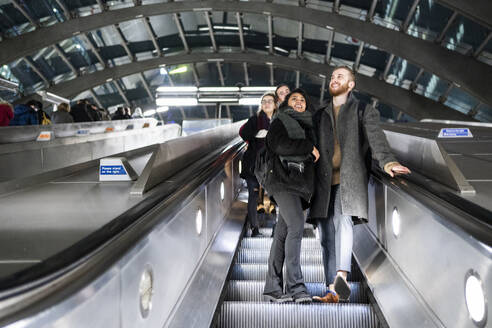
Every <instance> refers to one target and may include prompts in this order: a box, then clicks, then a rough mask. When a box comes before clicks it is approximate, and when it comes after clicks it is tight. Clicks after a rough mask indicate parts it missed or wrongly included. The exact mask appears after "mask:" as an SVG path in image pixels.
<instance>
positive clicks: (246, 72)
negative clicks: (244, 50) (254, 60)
mask: <svg viewBox="0 0 492 328" xmlns="http://www.w3.org/2000/svg"><path fill="white" fill-rule="evenodd" d="M243 69H244V84H245V85H246V86H248V85H249V75H248V64H247V63H243Z"/></svg>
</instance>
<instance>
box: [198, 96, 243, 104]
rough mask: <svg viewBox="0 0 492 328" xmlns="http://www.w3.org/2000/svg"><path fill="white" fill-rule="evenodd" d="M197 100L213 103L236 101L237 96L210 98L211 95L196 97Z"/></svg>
mask: <svg viewBox="0 0 492 328" xmlns="http://www.w3.org/2000/svg"><path fill="white" fill-rule="evenodd" d="M198 101H199V102H214V103H227V102H229V103H237V101H238V98H235V97H229V98H228V97H217V98H212V97H210V98H209V97H206V98H198Z"/></svg>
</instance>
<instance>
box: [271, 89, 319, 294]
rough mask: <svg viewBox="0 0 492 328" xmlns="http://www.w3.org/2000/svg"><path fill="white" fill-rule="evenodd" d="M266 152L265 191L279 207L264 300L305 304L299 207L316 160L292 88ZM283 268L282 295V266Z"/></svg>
mask: <svg viewBox="0 0 492 328" xmlns="http://www.w3.org/2000/svg"><path fill="white" fill-rule="evenodd" d="M266 145H267V152H268V155H269V157H271V158H273V160H272V162H273V164H271V165H272V166H271V167H270V166H269V170H270V169H271V172H272V173H271V175H270V176H268V177H267V179H266V183H265V189H266V191H267V192H268V193H269V194H270V195H272V196H273V197H274V198H275V201H276V202H277V205H278V208H279V216H278V223H277V227H276V229H275V232H274V236H273V242H272V246H271V249H270V256H269V259H268V273H267V277H266V282H265V288H264V292H263V299H264V300H265V301H270V302H277V303H284V302H288V301H295V302H297V303H304V302H311V296H310V295H309V293H308V292H307V289H306V286H305V285H304V279H303V275H302V271H301V264H300V256H301V240H302V234H303V231H304V214H303V208H305V207H307V202H308V200H309V199H310V198H311V195H312V193H313V187H314V181H313V179H314V165H313V161H315V160H317V159H318V158H319V153H318V150H317V149H316V147H315V146H314V131H313V130H312V116H311V112H310V104H309V99H308V97H307V94H306V92H305V91H304V90H302V89H295V90H293V91H292V92H291V93H290V94H289V95H287V97H286V98H285V100H284V102H283V103H282V105H281V107H280V108H279V110H278V113H277V114H276V115H275V116H274V119H273V120H272V122H271V125H270V130H269V131H268V134H267V140H266ZM284 262H285V265H286V277H285V293H284V291H283V285H284V277H283V274H282V267H283V265H284Z"/></svg>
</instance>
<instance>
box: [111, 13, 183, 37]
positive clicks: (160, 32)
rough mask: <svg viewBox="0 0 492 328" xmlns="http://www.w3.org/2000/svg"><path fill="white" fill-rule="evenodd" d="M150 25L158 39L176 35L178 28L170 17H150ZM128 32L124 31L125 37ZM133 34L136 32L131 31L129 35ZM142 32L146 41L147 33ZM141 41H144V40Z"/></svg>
mask: <svg viewBox="0 0 492 328" xmlns="http://www.w3.org/2000/svg"><path fill="white" fill-rule="evenodd" d="M139 21H140V22H141V21H142V20H141V19H140V20H139ZM150 24H152V27H153V28H154V31H155V33H157V36H159V37H161V36H166V35H173V34H177V33H178V28H177V27H176V23H175V21H174V18H173V16H172V15H159V16H151V17H150ZM120 26H121V24H120ZM140 28H144V27H143V26H141V27H140ZM128 32H130V31H126V32H125V35H128ZM133 32H137V31H131V33H133ZM144 32H145V34H146V38H147V39H148V34H147V31H146V30H144ZM142 39H143V40H145V38H142Z"/></svg>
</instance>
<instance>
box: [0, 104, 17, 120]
mask: <svg viewBox="0 0 492 328" xmlns="http://www.w3.org/2000/svg"><path fill="white" fill-rule="evenodd" d="M13 118H14V110H13V108H12V105H11V104H9V103H8V102H2V103H0V126H8V125H9V123H10V120H11V119H13Z"/></svg>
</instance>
